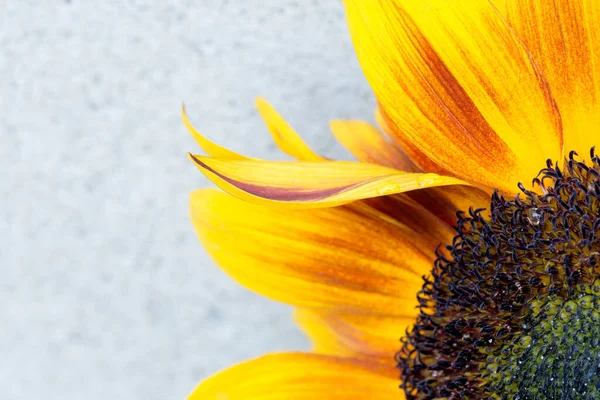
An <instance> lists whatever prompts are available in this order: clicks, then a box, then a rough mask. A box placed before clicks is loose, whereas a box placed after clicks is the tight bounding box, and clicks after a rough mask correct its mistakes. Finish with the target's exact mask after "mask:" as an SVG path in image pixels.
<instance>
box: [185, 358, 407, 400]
mask: <svg viewBox="0 0 600 400" xmlns="http://www.w3.org/2000/svg"><path fill="white" fill-rule="evenodd" d="M398 385H399V384H398V381H397V379H394V377H393V376H389V374H386V372H383V371H382V367H381V366H380V365H378V364H377V363H369V362H365V361H357V360H352V359H348V358H341V357H331V356H324V355H317V354H306V353H279V354H272V355H267V356H263V357H260V358H257V359H254V360H251V361H247V362H245V363H242V364H238V365H236V366H234V367H231V368H229V369H227V370H225V371H222V372H220V373H218V374H216V375H215V376H212V377H210V378H209V379H207V380H205V381H204V382H202V383H200V385H199V386H198V387H197V388H196V389H195V390H194V391H193V392H192V394H190V395H189V397H188V400H306V399H315V400H321V399H323V400H325V399H326V400H359V399H360V400H364V399H377V400H399V399H404V395H403V394H402V392H401V390H400V389H398Z"/></svg>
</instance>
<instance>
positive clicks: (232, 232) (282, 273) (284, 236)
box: [191, 189, 438, 316]
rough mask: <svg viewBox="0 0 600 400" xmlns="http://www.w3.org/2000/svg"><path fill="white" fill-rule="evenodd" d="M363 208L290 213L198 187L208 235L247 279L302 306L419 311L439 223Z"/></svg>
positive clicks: (224, 264)
mask: <svg viewBox="0 0 600 400" xmlns="http://www.w3.org/2000/svg"><path fill="white" fill-rule="evenodd" d="M363 208H365V207H358V206H356V205H355V204H352V205H349V206H344V207H335V208H325V209H315V210H287V211H286V212H285V214H282V213H281V211H278V210H277V209H273V208H272V207H264V206H257V205H252V204H249V203H246V202H243V201H240V200H238V199H236V198H234V197H231V196H229V195H227V194H225V193H223V192H220V191H217V190H214V189H205V190H200V191H197V192H194V193H192V195H191V214H192V221H193V223H194V226H195V228H196V232H197V233H198V236H199V238H200V240H201V242H202V243H203V245H204V246H205V248H206V249H207V251H208V253H209V254H210V255H211V256H212V257H213V259H214V260H215V261H216V262H217V264H218V265H219V266H220V267H221V268H223V269H224V270H225V271H226V272H227V273H228V274H230V275H231V276H232V277H233V278H234V279H235V280H237V281H238V282H240V283H241V284H242V285H244V286H246V287H248V288H250V289H252V290H254V291H257V292H259V293H261V294H263V295H265V296H268V297H270V298H273V299H276V300H279V301H282V302H286V303H289V304H292V305H296V306H301V307H308V308H318V309H324V310H331V311H336V312H339V313H344V314H381V315H394V316H414V315H415V312H416V311H415V305H416V300H415V299H416V297H415V296H416V293H417V291H419V290H420V289H421V287H422V284H423V281H422V278H421V277H422V275H424V274H426V273H428V272H429V271H430V269H431V266H432V263H433V260H434V258H435V255H434V253H433V248H434V247H435V246H436V245H437V243H432V240H431V239H430V236H429V235H431V231H436V230H437V229H438V228H435V227H434V226H432V225H430V224H431V221H428V220H425V219H424V220H423V221H421V224H420V225H418V226H407V225H405V224H403V223H402V222H400V221H397V220H394V219H391V218H389V217H386V216H385V215H383V214H381V213H380V214H378V213H377V212H376V210H371V212H370V213H369V212H368V211H366V210H365V209H363ZM406 210H407V213H408V214H412V213H413V211H414V209H410V208H407V209H406ZM421 231H423V232H422V233H421Z"/></svg>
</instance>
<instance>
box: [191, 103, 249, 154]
mask: <svg viewBox="0 0 600 400" xmlns="http://www.w3.org/2000/svg"><path fill="white" fill-rule="evenodd" d="M181 118H182V119H183V123H184V125H185V127H186V128H187V130H188V131H189V132H190V134H191V135H192V137H193V138H194V140H195V141H196V143H198V146H200V148H202V150H204V151H205V152H206V153H207V154H208V155H210V156H212V157H221V158H225V159H229V160H249V159H250V158H248V157H246V156H243V155H241V154H238V153H236V152H234V151H231V150H228V149H226V148H225V147H222V146H219V145H218V144H216V143H213V142H211V141H210V140H208V139H207V138H206V137H204V135H202V134H201V133H200V132H198V131H197V130H196V128H194V126H193V125H192V123H191V122H190V120H189V118H188V117H187V114H186V112H185V107H184V106H182V107H181Z"/></svg>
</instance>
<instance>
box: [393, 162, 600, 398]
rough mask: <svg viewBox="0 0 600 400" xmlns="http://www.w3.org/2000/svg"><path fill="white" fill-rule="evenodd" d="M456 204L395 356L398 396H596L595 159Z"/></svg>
mask: <svg viewBox="0 0 600 400" xmlns="http://www.w3.org/2000/svg"><path fill="white" fill-rule="evenodd" d="M535 182H536V183H537V184H538V185H539V187H540V188H541V190H542V192H543V193H544V194H542V195H540V194H536V193H533V192H530V191H528V190H525V189H524V188H523V186H521V189H522V192H523V196H517V197H516V198H515V199H514V200H510V201H508V200H506V199H505V198H504V197H503V196H500V195H498V193H495V194H494V195H493V196H492V201H491V209H490V215H489V218H485V217H484V216H483V213H482V211H483V210H481V209H476V210H470V212H469V215H468V216H465V215H463V214H460V213H459V219H458V225H457V231H458V234H457V235H456V237H455V239H454V241H453V242H452V244H451V245H448V246H446V250H447V251H446V252H445V251H440V250H439V251H438V252H437V253H438V258H437V260H436V262H435V265H434V268H433V272H432V277H431V279H426V282H425V284H424V286H423V289H422V291H421V292H420V293H419V295H418V298H419V305H420V310H421V313H420V315H419V317H418V320H417V323H416V324H415V326H414V328H413V329H412V330H411V331H410V332H409V333H408V335H407V336H406V338H405V339H404V345H403V347H402V349H401V351H400V352H399V353H398V354H397V360H398V363H399V366H400V368H401V370H402V381H403V387H404V389H405V391H406V393H407V396H408V397H409V398H414V399H425V398H427V399H430V398H440V397H441V398H487V397H491V398H498V399H508V398H511V399H512V398H521V399H536V398H552V399H554V398H561V395H562V394H568V395H569V397H568V398H572V399H592V398H598V396H600V374H599V372H600V312H599V311H598V310H599V309H600V279H599V276H600V253H599V252H598V249H599V248H600V237H597V235H596V232H597V230H598V228H599V227H600V217H599V215H598V210H599V209H600V200H599V198H600V158H598V157H597V156H595V155H594V151H593V150H592V152H591V165H589V166H588V165H586V164H585V163H583V162H579V161H576V160H575V159H574V154H573V153H571V155H570V159H569V160H568V163H567V167H566V169H565V171H562V170H561V169H560V168H559V166H558V165H554V166H553V165H552V163H551V162H550V161H549V162H548V166H547V168H546V169H544V170H542V171H541V177H540V178H539V179H536V180H535Z"/></svg>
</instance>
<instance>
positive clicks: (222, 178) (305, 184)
mask: <svg viewBox="0 0 600 400" xmlns="http://www.w3.org/2000/svg"><path fill="white" fill-rule="evenodd" d="M190 158H191V159H192V161H194V162H195V164H196V166H197V167H198V168H199V169H200V171H202V172H203V173H204V174H205V175H206V176H207V177H208V179H210V180H211V181H212V182H214V183H215V184H216V185H217V186H219V187H220V188H222V189H223V190H225V191H227V192H229V193H231V194H232V195H234V196H236V197H239V198H241V199H244V200H246V201H249V202H253V203H257V204H271V205H282V206H286V207H295V208H314V207H329V206H334V205H340V204H345V203H349V202H352V201H355V200H359V199H365V198H370V197H377V196H385V195H389V194H394V193H402V192H407V191H411V190H416V189H424V188H428V187H436V186H446V185H461V184H466V183H465V182H464V181H461V180H459V179H456V178H451V177H446V176H440V175H436V174H431V173H429V174H421V173H407V172H401V171H398V170H395V169H392V168H387V167H383V166H381V165H375V164H366V163H358V162H349V161H322V162H278V161H258V160H225V159H217V158H211V157H202V156H194V155H190Z"/></svg>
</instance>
